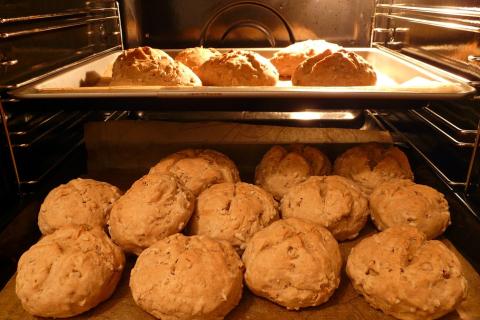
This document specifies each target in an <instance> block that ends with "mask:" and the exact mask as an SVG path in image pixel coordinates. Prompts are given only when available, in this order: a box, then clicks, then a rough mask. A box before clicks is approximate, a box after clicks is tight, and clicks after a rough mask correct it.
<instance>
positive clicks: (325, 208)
mask: <svg viewBox="0 0 480 320" xmlns="http://www.w3.org/2000/svg"><path fill="white" fill-rule="evenodd" d="M280 208H281V211H282V218H299V219H304V220H310V221H312V222H315V223H317V224H319V225H321V226H322V227H325V228H327V229H328V230H329V231H330V232H331V233H332V234H333V236H334V237H335V239H337V240H339V241H342V240H347V239H353V238H355V237H356V236H358V233H359V232H360V230H362V228H363V227H364V226H365V223H366V222H367V219H368V213H369V210H368V200H367V198H366V197H365V196H364V195H363V193H362V191H361V189H360V188H359V187H358V186H357V185H356V184H355V183H354V182H353V181H351V180H349V179H347V178H344V177H340V176H321V177H316V176H313V177H310V178H308V179H307V180H306V181H304V182H302V183H300V184H298V185H296V186H294V187H292V188H291V189H290V190H289V191H288V192H287V194H286V195H285V196H284V197H283V198H282V202H281V207H280Z"/></svg>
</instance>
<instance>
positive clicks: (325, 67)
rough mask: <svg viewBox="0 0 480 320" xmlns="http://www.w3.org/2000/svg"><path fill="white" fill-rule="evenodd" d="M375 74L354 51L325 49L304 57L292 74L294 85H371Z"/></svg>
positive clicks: (368, 64)
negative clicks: (306, 57)
mask: <svg viewBox="0 0 480 320" xmlns="http://www.w3.org/2000/svg"><path fill="white" fill-rule="evenodd" d="M376 82H377V74H376V73H375V70H374V69H373V67H372V66H371V65H370V63H368V62H367V61H366V60H365V59H364V58H362V57H361V56H359V55H358V54H356V53H355V52H349V51H348V52H347V51H345V50H338V51H336V52H332V51H330V50H327V51H325V52H323V53H320V54H317V55H315V56H313V57H311V58H308V59H306V60H305V61H303V62H302V63H300V64H299V65H298V67H297V68H296V69H295V71H294V72H293V74H292V84H293V85H294V86H339V87H340V86H373V85H375V84H376Z"/></svg>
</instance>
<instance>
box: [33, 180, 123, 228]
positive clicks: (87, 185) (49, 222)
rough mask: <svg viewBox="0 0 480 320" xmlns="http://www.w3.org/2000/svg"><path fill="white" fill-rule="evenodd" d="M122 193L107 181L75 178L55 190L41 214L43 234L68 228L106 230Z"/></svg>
mask: <svg viewBox="0 0 480 320" xmlns="http://www.w3.org/2000/svg"><path fill="white" fill-rule="evenodd" d="M120 196H121V192H120V190H119V189H118V188H117V187H115V186H112V185H111V184H108V183H106V182H100V181H95V180H92V179H81V178H77V179H73V180H70V181H69V182H68V183H67V184H62V185H59V186H58V187H56V188H54V189H52V190H51V191H50V192H49V193H48V195H47V197H46V198H45V200H44V201H43V203H42V205H41V207H40V212H39V213H38V227H39V228H40V231H41V232H42V234H50V233H52V232H54V231H55V230H57V229H60V228H63V227H65V226H67V225H71V224H73V225H86V226H88V227H90V228H93V227H100V228H105V226H106V224H107V220H108V216H109V215H110V210H111V208H112V205H113V203H114V202H115V201H116V200H117V199H118V198H120Z"/></svg>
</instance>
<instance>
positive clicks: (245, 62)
mask: <svg viewBox="0 0 480 320" xmlns="http://www.w3.org/2000/svg"><path fill="white" fill-rule="evenodd" d="M198 75H199V77H200V79H202V83H203V85H205V86H274V85H276V84H277V82H278V72H277V69H275V67H274V66H273V65H272V64H271V63H270V61H269V60H268V59H267V58H265V57H263V56H261V55H260V54H258V53H255V52H253V51H248V50H230V51H228V52H225V53H223V54H222V55H220V56H215V57H212V58H211V59H209V60H208V61H206V62H205V63H204V64H202V66H201V67H200V68H199V69H198Z"/></svg>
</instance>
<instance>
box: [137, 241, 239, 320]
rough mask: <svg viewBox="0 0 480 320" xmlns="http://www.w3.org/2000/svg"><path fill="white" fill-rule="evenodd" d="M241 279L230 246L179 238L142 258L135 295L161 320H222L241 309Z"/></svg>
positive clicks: (150, 250) (144, 307)
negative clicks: (239, 305) (234, 310)
mask: <svg viewBox="0 0 480 320" xmlns="http://www.w3.org/2000/svg"><path fill="white" fill-rule="evenodd" d="M242 273H243V264H242V261H241V260H240V258H239V257H238V255H237V254H236V252H235V250H234V249H233V247H232V246H231V245H229V244H228V243H227V242H224V241H216V240H213V239H211V238H209V237H206V236H192V237H186V236H184V235H182V234H175V235H172V236H170V237H168V238H165V239H163V240H161V241H158V242H157V243H155V244H154V245H153V246H151V247H150V248H148V249H146V250H145V251H143V252H142V254H141V255H140V256H139V257H138V259H137V262H136V264H135V267H134V268H133V269H132V273H131V276H130V289H131V290H132V296H133V299H134V300H135V303H136V304H137V305H138V306H139V307H140V308H142V309H143V310H145V311H146V312H148V313H150V314H152V315H153V316H155V317H157V318H158V319H162V320H197V319H198V320H217V319H223V318H224V317H225V316H226V315H227V313H229V312H230V311H231V310H232V309H233V308H234V307H235V306H236V305H237V304H238V303H239V301H240V298H241V297H242V288H243V283H242Z"/></svg>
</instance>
